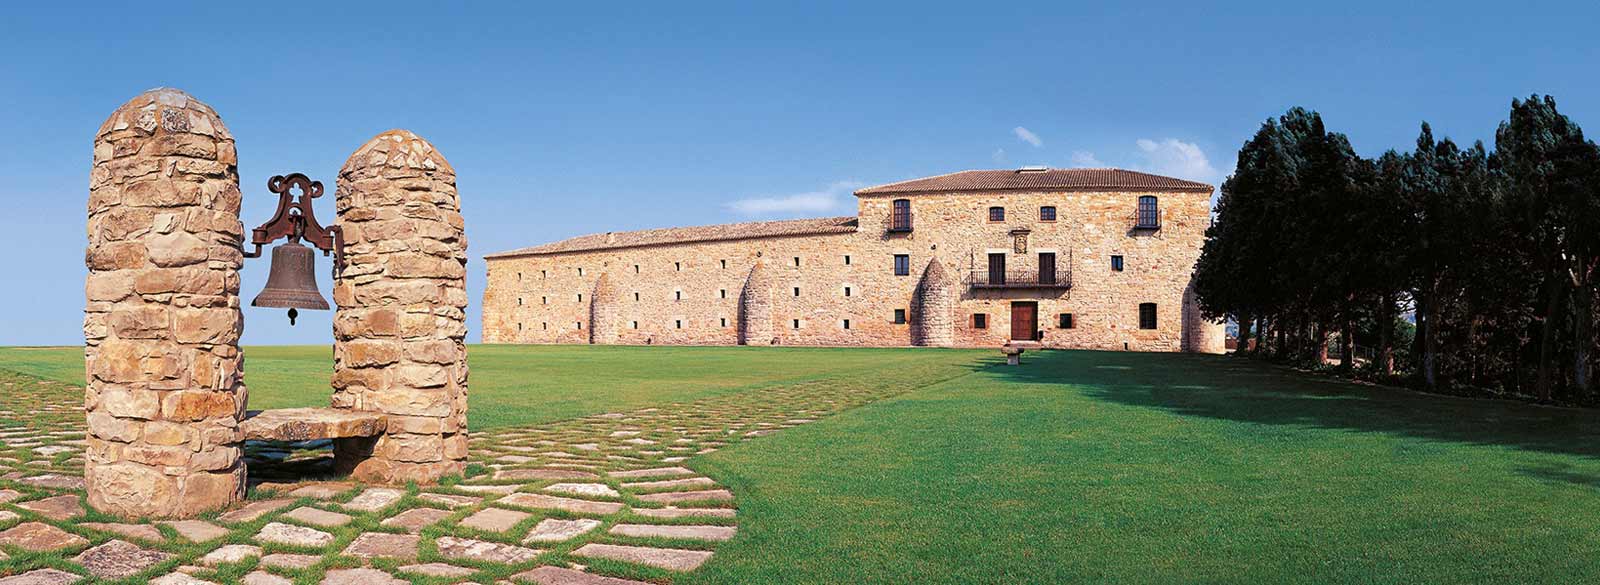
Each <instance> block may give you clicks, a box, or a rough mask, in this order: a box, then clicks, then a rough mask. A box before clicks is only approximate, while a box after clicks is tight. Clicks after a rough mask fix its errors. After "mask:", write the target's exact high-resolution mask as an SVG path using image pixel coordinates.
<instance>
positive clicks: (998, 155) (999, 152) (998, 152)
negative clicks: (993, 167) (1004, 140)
mask: <svg viewBox="0 0 1600 585" xmlns="http://www.w3.org/2000/svg"><path fill="white" fill-rule="evenodd" d="M989 158H992V159H994V162H997V163H1001V164H1005V162H1006V149H1004V148H996V149H994V154H991V155H989Z"/></svg>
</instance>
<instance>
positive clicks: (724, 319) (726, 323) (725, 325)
mask: <svg viewBox="0 0 1600 585" xmlns="http://www.w3.org/2000/svg"><path fill="white" fill-rule="evenodd" d="M720 321H721V322H722V326H723V327H727V326H728V318H727V317H723V318H722V319H720Z"/></svg>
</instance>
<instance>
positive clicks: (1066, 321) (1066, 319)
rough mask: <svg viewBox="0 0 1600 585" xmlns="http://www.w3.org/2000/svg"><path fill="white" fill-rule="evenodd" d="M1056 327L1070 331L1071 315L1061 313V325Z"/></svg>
mask: <svg viewBox="0 0 1600 585" xmlns="http://www.w3.org/2000/svg"><path fill="white" fill-rule="evenodd" d="M1057 327H1060V328H1062V329H1071V328H1072V313H1062V314H1061V323H1060V324H1059V325H1057Z"/></svg>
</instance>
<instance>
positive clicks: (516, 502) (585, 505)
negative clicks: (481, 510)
mask: <svg viewBox="0 0 1600 585" xmlns="http://www.w3.org/2000/svg"><path fill="white" fill-rule="evenodd" d="M497 503H500V504H507V505H511V506H521V507H524V508H540V509H544V510H562V511H566V512H574V513H578V514H600V515H605V514H615V513H617V512H620V511H622V508H623V505H622V504H621V503H619V502H594V501H590V500H579V499H574V498H561V497H556V496H547V495H544V494H530V493H516V494H511V495H509V496H506V497H504V498H500V500H499V502H497Z"/></svg>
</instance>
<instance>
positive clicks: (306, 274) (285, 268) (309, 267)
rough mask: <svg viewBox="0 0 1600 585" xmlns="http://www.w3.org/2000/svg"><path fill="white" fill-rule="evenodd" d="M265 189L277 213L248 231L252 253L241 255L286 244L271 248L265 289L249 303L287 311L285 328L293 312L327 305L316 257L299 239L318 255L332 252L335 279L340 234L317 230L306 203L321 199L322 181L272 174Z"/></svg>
mask: <svg viewBox="0 0 1600 585" xmlns="http://www.w3.org/2000/svg"><path fill="white" fill-rule="evenodd" d="M296 188H298V189H299V190H300V194H299V195H298V196H296V195H295V193H294V191H295V189H296ZM267 189H268V190H271V191H272V192H273V193H277V194H278V211H277V212H276V213H274V214H273V216H272V219H269V220H267V222H266V223H263V224H261V227H258V228H256V229H254V230H251V231H250V243H252V244H255V251H250V250H248V249H246V250H244V257H246V258H260V257H261V247H262V246H264V245H267V244H271V243H272V242H274V241H277V240H278V239H279V238H288V239H289V241H288V242H285V243H283V244H280V245H278V246H277V247H274V248H273V249H272V271H271V272H270V273H268V274H267V286H266V288H263V289H262V290H261V294H259V295H256V298H255V300H253V301H250V305H251V306H253V307H279V308H288V309H289V324H290V325H294V319H295V317H296V316H298V315H299V312H298V311H297V309H308V310H315V311H326V310H328V301H326V300H324V299H323V298H322V292H321V291H318V290H317V277H316V256H315V255H313V253H312V252H311V248H307V247H305V246H303V245H301V244H300V240H305V241H306V242H308V243H310V244H311V245H312V246H315V247H316V248H317V249H318V250H322V255H324V256H326V255H328V253H330V252H331V253H333V274H334V276H335V277H337V276H338V275H339V272H340V271H341V270H343V269H344V234H343V232H341V231H340V230H339V226H337V225H331V226H328V227H323V226H322V224H320V223H318V222H317V216H316V214H315V212H314V211H313V209H312V206H311V200H312V199H316V198H317V197H321V196H322V181H313V180H311V179H310V178H309V177H306V176H305V175H303V174H300V173H292V174H290V175H288V176H283V175H277V176H274V177H272V178H271V179H267Z"/></svg>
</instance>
